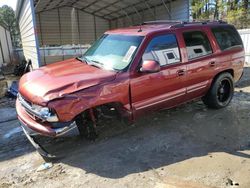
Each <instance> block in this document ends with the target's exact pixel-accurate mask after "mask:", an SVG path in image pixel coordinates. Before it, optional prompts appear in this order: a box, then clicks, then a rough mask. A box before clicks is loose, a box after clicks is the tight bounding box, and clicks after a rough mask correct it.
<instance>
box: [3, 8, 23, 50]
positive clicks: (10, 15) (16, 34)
mask: <svg viewBox="0 0 250 188" xmlns="http://www.w3.org/2000/svg"><path fill="white" fill-rule="evenodd" d="M0 24H1V25H3V26H5V27H6V28H7V29H8V30H9V31H10V35H11V39H12V43H13V45H14V46H16V47H19V46H20V31H19V26H18V23H17V20H16V17H15V12H14V10H13V9H12V8H11V7H9V6H7V5H4V6H2V7H0Z"/></svg>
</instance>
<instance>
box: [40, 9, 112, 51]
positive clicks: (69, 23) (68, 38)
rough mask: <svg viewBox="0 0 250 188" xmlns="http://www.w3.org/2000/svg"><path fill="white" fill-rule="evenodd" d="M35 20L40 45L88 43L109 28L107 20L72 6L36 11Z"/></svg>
mask: <svg viewBox="0 0 250 188" xmlns="http://www.w3.org/2000/svg"><path fill="white" fill-rule="evenodd" d="M36 20H37V28H38V33H39V43H40V46H43V45H50V46H61V45H72V44H75V45H78V44H90V43H92V42H93V41H94V40H95V39H96V38H98V37H99V36H100V35H102V34H103V32H105V31H106V30H108V29H109V22H108V21H107V20H105V19H101V18H99V17H95V16H93V15H91V14H87V13H85V12H83V11H80V10H78V9H76V8H72V7H62V8H58V9H53V10H50V11H45V12H41V13H37V14H36ZM95 25H96V27H95Z"/></svg>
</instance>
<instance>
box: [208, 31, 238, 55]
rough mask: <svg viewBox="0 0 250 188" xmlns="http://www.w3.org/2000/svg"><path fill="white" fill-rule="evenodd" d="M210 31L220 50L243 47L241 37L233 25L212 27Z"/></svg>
mask: <svg viewBox="0 0 250 188" xmlns="http://www.w3.org/2000/svg"><path fill="white" fill-rule="evenodd" d="M212 32H213V34H214V36H215V38H216V40H217V43H218V45H219V47H220V49H221V50H227V49H230V48H233V47H243V45H242V41H241V38H240V36H239V34H238V33H237V31H236V30H235V28H233V27H230V26H226V27H214V28H212Z"/></svg>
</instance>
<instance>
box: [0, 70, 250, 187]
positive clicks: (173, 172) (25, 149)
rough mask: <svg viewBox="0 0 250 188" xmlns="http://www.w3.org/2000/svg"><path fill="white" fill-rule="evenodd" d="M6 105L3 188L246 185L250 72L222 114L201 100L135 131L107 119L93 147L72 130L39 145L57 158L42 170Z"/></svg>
mask: <svg viewBox="0 0 250 188" xmlns="http://www.w3.org/2000/svg"><path fill="white" fill-rule="evenodd" d="M0 103H1V101H0ZM2 103H4V102H2ZM9 103H11V102H8V101H7V102H5V103H4V104H5V105H0V122H1V123H0V187H24V186H25V187H63V186H64V187H119V188H120V187H143V188H147V187H150V188H151V187H155V188H165V187H166V188H167V187H170V188H172V187H178V188H179V187H190V188H202V187H244V188H249V187H250V67H245V74H244V77H243V78H242V80H241V81H240V82H239V83H238V84H237V87H236V90H235V96H234V98H233V101H232V102H231V104H230V105H229V106H228V107H227V108H225V109H221V110H210V109H207V108H206V107H205V106H204V105H203V103H202V102H200V101H198V102H194V103H189V104H185V105H182V106H180V107H178V108H175V109H171V110H163V111H160V112H157V113H154V114H151V115H147V116H146V117H144V118H142V119H140V120H139V121H137V122H136V123H135V124H134V125H132V126H128V125H125V124H123V123H121V122H119V121H117V120H112V121H110V122H109V123H107V124H105V126H103V127H102V128H101V132H102V133H101V134H100V136H99V138H98V140H97V141H95V142H89V141H86V140H84V139H80V138H79V137H78V136H77V131H76V130H74V131H73V132H71V134H69V135H68V136H66V137H64V138H59V139H54V140H50V139H46V140H44V139H41V141H42V142H43V143H44V144H45V145H46V147H47V148H48V150H49V151H50V152H52V153H56V154H57V155H59V156H61V158H60V159H58V160H57V161H55V162H54V163H53V167H52V168H50V169H48V170H45V171H41V172H37V171H36V170H37V168H38V167H39V166H40V165H41V164H42V163H43V162H44V161H43V159H42V158H41V157H40V156H39V155H38V154H37V152H36V151H35V150H34V149H33V147H32V146H31V144H30V143H29V142H28V140H27V138H26V137H25V136H24V134H23V132H22V130H21V128H20V127H19V123H18V121H17V120H16V117H15V110H14V108H13V107H11V106H12V105H10V106H8V104H9ZM7 112H8V113H7ZM6 113H7V114H6ZM3 117H4V118H3Z"/></svg>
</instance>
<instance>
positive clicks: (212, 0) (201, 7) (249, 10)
mask: <svg viewBox="0 0 250 188" xmlns="http://www.w3.org/2000/svg"><path fill="white" fill-rule="evenodd" d="M191 6H192V16H193V19H194V20H204V19H205V20H206V19H209V20H212V19H213V20H219V19H221V20H225V21H227V22H228V23H230V24H233V25H235V26H236V27H237V28H240V29H241V28H249V27H250V5H249V0H200V1H199V0H193V1H192V3H191Z"/></svg>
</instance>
